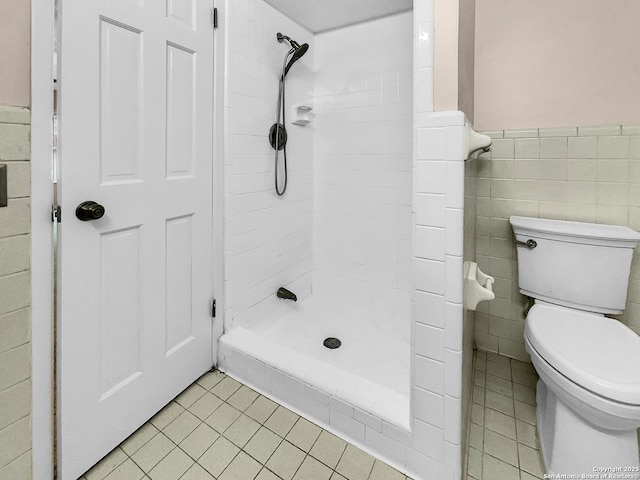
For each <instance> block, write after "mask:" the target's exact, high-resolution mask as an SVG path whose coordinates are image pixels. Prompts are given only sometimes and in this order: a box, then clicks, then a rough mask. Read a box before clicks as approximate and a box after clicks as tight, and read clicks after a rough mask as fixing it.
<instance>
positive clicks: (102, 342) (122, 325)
mask: <svg viewBox="0 0 640 480" xmlns="http://www.w3.org/2000/svg"><path fill="white" fill-rule="evenodd" d="M212 1H213V0H166V1H164V0H163V1H161V0H91V1H87V0H61V2H59V3H61V10H60V11H59V20H61V33H60V36H59V40H60V44H59V56H58V61H59V68H60V74H59V77H58V78H59V82H60V84H59V88H60V97H59V102H60V104H59V112H60V113H59V122H60V123H59V139H60V140H59V145H60V163H59V179H60V198H59V203H60V205H61V206H62V223H61V224H60V244H59V245H60V247H59V258H60V260H59V276H58V285H59V291H58V309H59V310H58V318H59V321H58V344H57V345H58V366H59V369H58V392H57V394H58V455H59V458H58V468H59V472H60V474H61V475H60V476H59V477H58V478H61V479H62V480H75V479H76V478H77V477H78V476H80V475H81V474H82V473H84V472H85V471H86V470H87V469H88V468H89V467H91V466H92V465H93V464H94V463H96V462H97V461H98V460H99V459H100V458H102V457H103V456H104V455H105V454H106V453H108V452H109V451H110V450H111V449H112V448H114V447H115V446H116V445H118V444H119V443H120V442H121V441H122V440H124V439H125V438H126V437H127V436H128V435H129V434H131V433H132V432H133V431H135V430H136V429H137V428H138V427H139V426H140V425H142V424H143V423H144V422H145V421H146V420H148V419H149V418H150V417H151V416H152V415H153V414H154V413H156V412H157V411H158V410H159V409H161V408H162V407H163V406H164V405H165V404H167V403H168V402H169V401H170V400H171V399H172V398H174V397H175V396H176V395H177V394H178V393H180V392H181V391H182V390H183V389H184V388H186V387H187V386H188V385H189V384H190V383H192V382H193V381H194V380H195V379H197V378H198V377H199V376H200V375H202V374H203V373H204V372H205V371H206V370H207V369H209V368H210V367H211V365H212V364H213V346H212V344H213V342H212V320H211V318H210V299H211V297H212V294H213V285H212V277H213V274H212V269H213V265H212V252H211V246H212V224H213V221H212V215H213V213H212V164H213V148H212V143H213V142H212V138H213V126H212V118H213V93H212V92H213V28H212V24H211V9H212V6H213V5H212ZM89 200H92V201H95V202H98V203H99V204H101V205H102V206H103V207H104V210H105V214H104V217H102V218H101V219H98V220H91V221H80V220H78V219H77V218H76V214H75V213H76V207H77V206H78V205H79V204H80V203H82V202H85V201H89Z"/></svg>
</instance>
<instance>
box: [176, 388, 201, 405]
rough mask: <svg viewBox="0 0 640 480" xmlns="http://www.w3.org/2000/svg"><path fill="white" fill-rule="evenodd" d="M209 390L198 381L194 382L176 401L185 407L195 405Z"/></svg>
mask: <svg viewBox="0 0 640 480" xmlns="http://www.w3.org/2000/svg"><path fill="white" fill-rule="evenodd" d="M206 392H207V390H205V389H204V388H203V387H201V386H200V385H198V384H197V383H194V384H192V385H191V386H190V387H189V388H187V389H186V390H185V391H184V392H182V393H181V394H180V395H178V396H177V397H176V403H178V404H180V405H182V406H183V407H184V408H189V407H190V406H191V405H193V404H194V403H195V402H196V400H198V399H199V398H200V397H202V396H203V395H204V394H205V393H206Z"/></svg>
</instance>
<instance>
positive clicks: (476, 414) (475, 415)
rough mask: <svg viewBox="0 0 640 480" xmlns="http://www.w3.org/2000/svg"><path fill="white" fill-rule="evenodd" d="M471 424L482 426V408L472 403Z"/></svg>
mask: <svg viewBox="0 0 640 480" xmlns="http://www.w3.org/2000/svg"><path fill="white" fill-rule="evenodd" d="M471 422H472V423H475V424H476V425H484V407H483V406H482V405H478V404H477V403H474V404H472V405H471Z"/></svg>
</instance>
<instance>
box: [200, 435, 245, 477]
mask: <svg viewBox="0 0 640 480" xmlns="http://www.w3.org/2000/svg"><path fill="white" fill-rule="evenodd" d="M239 451H240V449H239V448H238V447H236V446H235V445H234V444H233V443H231V442H230V441H229V440H227V439H226V438H224V437H220V438H218V440H216V441H215V442H214V444H213V445H211V447H209V448H208V449H207V451H206V452H204V454H203V455H202V456H201V457H200V458H199V459H198V463H199V464H200V465H201V466H202V467H204V469H205V470H206V471H208V472H209V473H210V474H212V475H213V476H214V477H216V478H217V477H219V476H220V474H221V473H222V472H223V471H224V469H225V468H227V466H228V465H229V464H230V463H231V460H233V459H234V458H235V456H236V455H237V454H238V452H239Z"/></svg>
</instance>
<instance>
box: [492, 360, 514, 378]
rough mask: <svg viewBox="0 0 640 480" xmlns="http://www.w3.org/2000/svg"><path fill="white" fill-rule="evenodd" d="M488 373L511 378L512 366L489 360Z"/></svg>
mask: <svg viewBox="0 0 640 480" xmlns="http://www.w3.org/2000/svg"><path fill="white" fill-rule="evenodd" d="M487 373H488V374H491V375H495V376H496V377H500V378H504V379H506V380H511V367H510V366H509V365H508V364H507V365H505V364H503V363H497V362H491V361H487Z"/></svg>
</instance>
